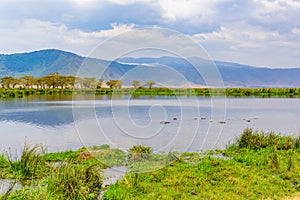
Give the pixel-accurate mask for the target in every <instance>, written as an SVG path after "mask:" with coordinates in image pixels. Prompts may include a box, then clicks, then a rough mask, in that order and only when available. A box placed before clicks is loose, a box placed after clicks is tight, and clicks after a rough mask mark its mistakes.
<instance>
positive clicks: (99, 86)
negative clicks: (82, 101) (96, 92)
mask: <svg viewBox="0 0 300 200" xmlns="http://www.w3.org/2000/svg"><path fill="white" fill-rule="evenodd" d="M103 82H104V80H103V79H99V80H98V81H97V89H99V88H102V85H103Z"/></svg>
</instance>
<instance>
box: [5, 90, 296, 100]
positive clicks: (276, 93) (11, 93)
mask: <svg viewBox="0 0 300 200" xmlns="http://www.w3.org/2000/svg"><path fill="white" fill-rule="evenodd" d="M77 94H78V95H85V94H92V95H113V94H118V95H132V96H133V97H138V96H140V95H150V96H151V95H153V96H154V95H166V96H179V95H180V96H205V97H210V96H227V97H292V98H299V97H300V88H225V89H217V88H120V89H111V88H98V89H86V88H85V89H42V88H39V89H20V88H18V89H0V98H16V97H17V98H22V97H24V96H30V95H77Z"/></svg>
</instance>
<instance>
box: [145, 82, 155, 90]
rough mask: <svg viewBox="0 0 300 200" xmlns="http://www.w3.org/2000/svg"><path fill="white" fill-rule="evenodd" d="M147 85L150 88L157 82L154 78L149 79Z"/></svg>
mask: <svg viewBox="0 0 300 200" xmlns="http://www.w3.org/2000/svg"><path fill="white" fill-rule="evenodd" d="M146 85H148V86H149V88H150V89H151V88H152V87H153V85H155V82H154V81H152V80H149V81H147V82H146Z"/></svg>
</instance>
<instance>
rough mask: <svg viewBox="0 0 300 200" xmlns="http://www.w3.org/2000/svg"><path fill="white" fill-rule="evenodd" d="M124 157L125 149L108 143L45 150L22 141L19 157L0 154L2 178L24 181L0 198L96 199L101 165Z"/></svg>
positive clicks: (116, 162)
mask: <svg viewBox="0 0 300 200" xmlns="http://www.w3.org/2000/svg"><path fill="white" fill-rule="evenodd" d="M83 153H84V154H87V153H88V155H89V157H82V155H83ZM125 159H126V156H125V152H123V151H121V150H119V149H110V147H109V146H108V145H101V146H93V147H90V148H81V149H78V150H76V151H71V150H70V151H65V152H53V153H46V151H45V150H44V148H43V147H42V146H40V145H29V144H26V143H25V144H24V148H23V150H22V152H21V155H20V156H19V157H18V156H14V155H12V153H10V152H7V153H5V154H1V155H0V176H1V178H5V179H12V180H16V181H19V182H21V183H22V184H23V185H24V187H23V188H22V189H18V190H15V191H13V192H10V193H8V194H6V195H4V196H2V197H1V196H0V199H43V198H45V199H95V198H96V197H97V196H98V195H99V193H100V190H101V187H102V181H103V177H102V175H101V173H100V172H101V169H103V168H106V167H109V166H112V165H118V164H124V161H125Z"/></svg>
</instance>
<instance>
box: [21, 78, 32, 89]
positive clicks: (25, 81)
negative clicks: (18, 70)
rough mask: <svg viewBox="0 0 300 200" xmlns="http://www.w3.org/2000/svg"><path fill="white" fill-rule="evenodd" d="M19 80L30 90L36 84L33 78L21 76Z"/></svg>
mask: <svg viewBox="0 0 300 200" xmlns="http://www.w3.org/2000/svg"><path fill="white" fill-rule="evenodd" d="M19 80H20V82H21V83H22V84H23V85H24V87H25V88H32V86H33V85H34V84H35V82H36V79H35V78H34V77H33V76H21V77H20V78H19Z"/></svg>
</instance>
